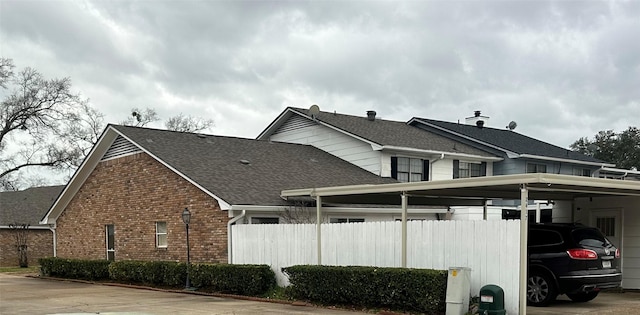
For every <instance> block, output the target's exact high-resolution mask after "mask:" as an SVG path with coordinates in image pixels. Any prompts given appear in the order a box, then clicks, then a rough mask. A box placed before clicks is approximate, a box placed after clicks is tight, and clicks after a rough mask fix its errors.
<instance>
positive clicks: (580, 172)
mask: <svg viewBox="0 0 640 315" xmlns="http://www.w3.org/2000/svg"><path fill="white" fill-rule="evenodd" d="M573 175H575V176H586V177H590V176H591V170H590V169H588V168H579V167H576V168H574V169H573Z"/></svg>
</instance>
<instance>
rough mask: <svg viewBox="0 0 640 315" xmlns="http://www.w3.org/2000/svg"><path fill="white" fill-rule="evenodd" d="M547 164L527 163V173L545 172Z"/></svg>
mask: <svg viewBox="0 0 640 315" xmlns="http://www.w3.org/2000/svg"><path fill="white" fill-rule="evenodd" d="M546 172H547V166H546V165H545V164H536V163H527V173H546Z"/></svg>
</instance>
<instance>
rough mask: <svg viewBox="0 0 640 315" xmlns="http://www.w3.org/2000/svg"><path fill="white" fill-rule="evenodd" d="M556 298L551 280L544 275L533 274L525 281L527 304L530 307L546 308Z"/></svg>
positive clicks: (556, 291) (555, 290) (556, 293)
mask: <svg viewBox="0 0 640 315" xmlns="http://www.w3.org/2000/svg"><path fill="white" fill-rule="evenodd" d="M557 296H558V290H557V289H556V287H555V285H554V284H553V279H552V278H551V277H550V276H549V275H547V274H545V273H533V274H531V275H529V278H528V279H527V302H528V304H529V305H531V306H547V305H549V303H551V302H552V301H554V300H555V299H556V297H557Z"/></svg>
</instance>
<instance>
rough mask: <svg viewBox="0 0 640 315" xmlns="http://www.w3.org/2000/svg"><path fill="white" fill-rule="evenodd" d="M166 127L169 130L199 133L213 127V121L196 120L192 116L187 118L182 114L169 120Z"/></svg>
mask: <svg viewBox="0 0 640 315" xmlns="http://www.w3.org/2000/svg"><path fill="white" fill-rule="evenodd" d="M164 125H165V127H167V129H168V130H174V131H181V132H198V131H202V130H205V129H209V128H210V127H212V126H213V119H203V118H196V117H192V116H185V115H183V114H182V113H180V114H178V115H176V116H173V117H171V118H169V119H167V121H166V122H165V124H164Z"/></svg>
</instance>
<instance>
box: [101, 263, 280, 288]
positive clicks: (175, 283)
mask: <svg viewBox="0 0 640 315" xmlns="http://www.w3.org/2000/svg"><path fill="white" fill-rule="evenodd" d="M109 273H110V275H111V279H113V280H115V281H118V282H125V283H139V284H146V285H155V286H168V287H180V286H184V285H185V280H186V278H187V265H186V264H185V263H178V262H170V261H132V260H129V261H117V262H114V263H112V264H111V266H109ZM189 280H190V282H191V285H192V286H193V287H195V288H198V289H201V290H204V291H209V292H221V293H231V294H240V295H252V296H256V295H261V294H264V293H265V292H267V291H269V290H270V289H271V288H273V286H275V283H276V280H275V274H274V273H273V270H271V268H269V266H267V265H227V264H192V265H191V269H190V271H189Z"/></svg>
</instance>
